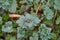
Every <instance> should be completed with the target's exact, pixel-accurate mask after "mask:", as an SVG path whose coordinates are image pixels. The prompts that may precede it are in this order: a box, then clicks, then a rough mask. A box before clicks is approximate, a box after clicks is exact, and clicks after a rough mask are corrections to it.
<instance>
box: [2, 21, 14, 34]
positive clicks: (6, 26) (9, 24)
mask: <svg viewBox="0 0 60 40" xmlns="http://www.w3.org/2000/svg"><path fill="white" fill-rule="evenodd" d="M12 28H13V27H12V22H11V21H8V22H6V23H5V24H4V25H3V26H2V31H3V32H7V33H10V32H12V31H13V29H12Z"/></svg>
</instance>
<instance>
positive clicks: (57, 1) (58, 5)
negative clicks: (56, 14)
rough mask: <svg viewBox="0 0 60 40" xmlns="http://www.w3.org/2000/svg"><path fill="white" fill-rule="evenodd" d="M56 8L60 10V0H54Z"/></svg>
mask: <svg viewBox="0 0 60 40" xmlns="http://www.w3.org/2000/svg"><path fill="white" fill-rule="evenodd" d="M54 3H55V4H54V8H55V9H56V10H60V4H59V3H60V0H54Z"/></svg>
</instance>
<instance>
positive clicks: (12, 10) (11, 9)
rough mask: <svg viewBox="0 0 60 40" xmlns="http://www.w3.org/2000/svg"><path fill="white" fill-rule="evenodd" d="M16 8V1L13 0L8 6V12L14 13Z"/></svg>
mask: <svg viewBox="0 0 60 40" xmlns="http://www.w3.org/2000/svg"><path fill="white" fill-rule="evenodd" d="M16 9H17V1H16V0H13V3H12V5H11V7H10V8H9V12H11V13H15V12H16Z"/></svg>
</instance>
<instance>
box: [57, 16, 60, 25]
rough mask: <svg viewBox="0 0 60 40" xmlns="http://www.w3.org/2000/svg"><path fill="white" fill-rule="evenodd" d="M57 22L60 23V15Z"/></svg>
mask: <svg viewBox="0 0 60 40" xmlns="http://www.w3.org/2000/svg"><path fill="white" fill-rule="evenodd" d="M56 24H60V16H59V17H58V18H57V20H56Z"/></svg>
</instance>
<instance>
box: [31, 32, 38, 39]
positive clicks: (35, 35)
mask: <svg viewBox="0 0 60 40" xmlns="http://www.w3.org/2000/svg"><path fill="white" fill-rule="evenodd" d="M30 40H38V33H37V32H33V34H32V36H31V37H30Z"/></svg>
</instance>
